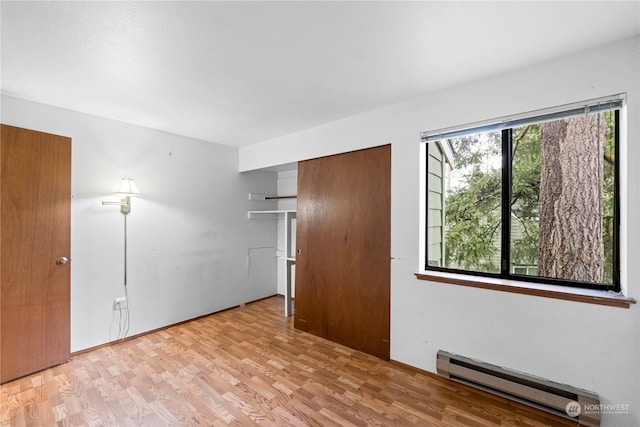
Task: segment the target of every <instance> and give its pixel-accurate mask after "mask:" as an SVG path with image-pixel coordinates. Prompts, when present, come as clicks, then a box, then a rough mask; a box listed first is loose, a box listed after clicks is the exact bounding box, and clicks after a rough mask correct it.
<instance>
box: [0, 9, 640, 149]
mask: <svg viewBox="0 0 640 427" xmlns="http://www.w3.org/2000/svg"><path fill="white" fill-rule="evenodd" d="M639 5H640V2H639V1H626V2H614V1H603V2H595V1H570V2H557V1H553V2H552V1H543V2H519V1H512V2H504V1H502V2H481V1H471V2H469V1H467V2H458V1H446V2H431V1H423V2H401V1H388V2H361V1H350V2H340V1H334V2H303V1H300V2H291V1H290V2H268V1H258V2H244V1H235V2H215V1H199V2H187V1H178V2H160V1H157V2H92V1H86V2H58V1H56V2H30V1H24V2H7V1H2V3H1V10H0V12H1V19H2V39H1V43H2V46H1V47H2V52H1V54H2V57H1V59H2V75H1V77H2V92H3V93H4V94H7V95H11V96H16V97H20V98H25V99H30V100H34V101H38V102H42V103H46V104H52V105H56V106H60V107H64V108H68V109H72V110H78V111H82V112H87V113H91V114H96V115H100V116H104V117H108V118H113V119H118V120H122V121H126V122H130V123H134V124H138V125H143V126H148V127H151V128H156V129H160V130H165V131H169V132H173V133H176V134H181V135H187V136H191V137H195V138H199V139H203V140H206V141H212V142H217V143H220V144H225V145H230V146H236V147H240V146H244V145H249V144H253V143H257V142H261V141H265V140H268V139H272V138H275V137H278V136H281V135H285V134H289V133H293V132H296V131H300V130H303V129H306V128H309V127H313V126H317V125H320V124H323V123H327V122H330V121H333V120H337V119H340V118H343V117H347V116H350V115H354V114H358V113H361V112H364V111H369V110H372V109H375V108H378V107H382V106H384V105H389V104H392V103H396V102H399V101H403V100H406V99H410V98H413V97H417V96H420V95H424V94H427V93H429V92H432V91H437V90H440V89H443V88H447V87H451V86H455V85H460V84H462V83H466V82H469V81H473V80H477V79H481V78H484V77H487V76H491V75H495V74H498V73H503V72H507V71H509V70H513V69H517V68H522V67H526V66H528V65H531V64H534V63H538V62H542V61H547V60H550V59H553V58H556V57H559V56H562V55H565V54H567V53H571V52H574V51H579V50H583V49H587V48H590V47H593V46H598V45H603V44H606V43H609V42H612V41H615V40H618V39H622V38H626V37H630V36H633V35H637V34H640V9H639ZM612 78H615V75H614V74H612Z"/></svg>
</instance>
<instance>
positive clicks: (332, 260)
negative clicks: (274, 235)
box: [294, 145, 391, 360]
mask: <svg viewBox="0 0 640 427" xmlns="http://www.w3.org/2000/svg"><path fill="white" fill-rule="evenodd" d="M390 201H391V147H390V146H389V145H386V146H382V147H376V148H371V149H367V150H360V151H354V152H350V153H345V154H340V155H335V156H328V157H323V158H318V159H313V160H307V161H303V162H299V163H298V205H297V209H298V214H297V226H296V233H297V242H296V246H297V249H298V251H297V252H298V253H297V255H296V300H295V306H296V307H295V320H294V325H295V327H296V328H298V329H301V330H304V331H307V332H310V333H312V334H315V335H318V336H321V337H324V338H327V339H330V340H332V341H335V342H338V343H340V344H343V345H346V346H348V347H351V348H354V349H357V350H361V351H364V352H366V353H369V354H372V355H375V356H377V357H380V358H382V359H387V360H388V359H389V304H390V303H389V300H390V274H391V273H390V259H391V243H390V240H391V231H390V222H391V221H390V211H391V205H390Z"/></svg>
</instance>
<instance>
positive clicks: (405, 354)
mask: <svg viewBox="0 0 640 427" xmlns="http://www.w3.org/2000/svg"><path fill="white" fill-rule="evenodd" d="M639 44H640V39H638V38H634V39H629V40H624V41H621V42H619V43H615V44H613V45H610V46H605V47H602V48H599V49H594V50H591V51H587V52H581V53H577V54H575V55H571V56H567V57H565V58H562V59H559V60H556V61H552V62H548V63H544V64H540V65H537V66H532V67H530V68H528V69H524V70H520V71H517V72H512V73H508V74H504V75H501V76H497V77H495V78H491V79H488V80H483V81H478V82H475V83H473V84H468V85H465V86H462V87H457V88H453V89H450V90H446V91H442V92H439V93H434V94H431V95H428V96H424V97H421V98H418V99H415V100H412V101H407V102H404V103H400V104H396V105H393V106H389V107H386V108H383V109H379V110H376V111H372V112H369V113H366V114H361V115H358V116H354V117H351V118H347V119H344V120H340V121H337V122H333V123H330V124H327V125H324V126H319V127H316V128H313V129H309V130H306V131H304V132H300V133H297V134H293V135H289V136H286V137H282V138H279V139H275V140H271V141H267V142H264V143H261V144H257V145H253V146H249V147H245V148H242V149H241V150H240V159H239V161H240V162H239V165H240V170H245V171H246V170H253V169H259V168H263V167H269V166H274V165H278V164H284V163H290V162H294V161H297V160H303V159H309V158H314V157H319V156H324V155H330V154H335V153H340V152H346V151H351V150H355V149H361V148H366V147H372V146H377V145H381V144H386V143H391V144H392V193H391V199H392V208H391V209H392V212H391V216H392V233H391V240H392V241H391V255H392V263H391V272H392V274H391V357H392V359H394V360H397V361H400V362H403V363H407V364H409V365H413V366H416V367H418V368H421V369H425V370H428V371H432V372H435V360H436V352H437V351H438V350H439V349H443V350H447V351H451V352H454V353H458V354H461V355H465V356H469V357H472V358H476V359H479V360H483V361H486V362H488V363H493V364H497V365H501V366H505V367H508V368H512V369H516V370H519V371H522V372H527V373H530V374H533V375H538V376H540V377H544V378H548V379H551V380H553V381H557V382H561V383H566V384H570V385H573V386H577V387H582V388H585V389H588V390H592V391H595V392H597V393H598V394H599V395H600V399H601V401H602V403H605V404H614V403H615V404H628V405H630V412H629V413H628V414H624V415H613V414H604V415H603V425H605V426H614V425H615V426H632V425H640V390H639V387H640V386H639V384H640V318H639V315H638V306H637V305H633V306H632V308H630V309H621V308H612V307H604V306H597V305H592V304H585V303H579V302H570V301H561V300H553V299H547V298H542V297H534V296H526V295H519V294H509V293H503V292H497V291H491V290H483V289H474V288H467V287H460V286H453V285H446V284H438V283H432V282H426V281H420V280H417V279H416V278H415V277H414V273H415V272H416V271H417V270H419V269H420V263H419V227H420V223H419V211H420V207H419V197H420V196H419V195H420V191H419V189H420V179H419V176H420V144H419V134H420V132H421V131H427V130H434V129H440V128H443V127H447V126H455V125H461V124H465V123H472V122H475V121H480V120H486V119H491V118H495V117H501V116H505V115H510V114H515V113H522V112H527V111H532V110H536V109H540V108H545V107H551V106H556V105H562V104H566V103H570V102H575V101H581V100H586V99H591V98H596V97H600V96H605V95H611V94H616V93H622V92H626V93H627V96H628V98H627V101H628V111H627V112H628V123H627V132H628V141H629V143H628V144H627V145H626V146H624V147H622V153H621V159H620V160H621V169H622V171H621V173H622V177H623V182H622V200H623V209H622V228H621V230H622V234H623V236H622V252H623V254H622V263H623V265H622V275H621V277H622V281H623V282H624V286H625V287H626V290H627V294H628V295H629V296H631V297H634V298H636V299H637V298H638V297H640V281H639V280H638V278H639V277H640V263H638V262H635V260H637V259H638V258H639V257H640V240H639V239H637V238H635V239H631V238H630V236H640V218H639V216H640V214H638V212H640V197H639V194H640V192H639V191H638V189H637V183H638V182H640V168H638V167H637V165H638V164H640V144H638V141H639V140H640V130H639V127H638V123H639V120H638V119H639V118H640V109H639V102H640V99H639V97H640V88H639V80H640V79H639V77H638V76H640V55H639ZM470 66H471V65H470Z"/></svg>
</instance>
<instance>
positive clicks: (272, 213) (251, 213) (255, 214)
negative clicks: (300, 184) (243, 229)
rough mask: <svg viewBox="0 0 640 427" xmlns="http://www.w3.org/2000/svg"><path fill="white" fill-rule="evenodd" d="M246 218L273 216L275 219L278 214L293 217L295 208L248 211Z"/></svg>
mask: <svg viewBox="0 0 640 427" xmlns="http://www.w3.org/2000/svg"><path fill="white" fill-rule="evenodd" d="M247 214H248V218H249V219H254V218H274V219H277V218H278V216H279V215H283V214H284V215H286V216H291V217H295V215H296V211H295V210H267V211H248V213H247Z"/></svg>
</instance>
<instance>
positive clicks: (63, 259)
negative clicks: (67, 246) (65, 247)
mask: <svg viewBox="0 0 640 427" xmlns="http://www.w3.org/2000/svg"><path fill="white" fill-rule="evenodd" d="M68 262H69V259H68V258H67V257H65V256H61V257H60V258H58V260H57V261H56V264H58V265H65V264H66V263H68Z"/></svg>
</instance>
